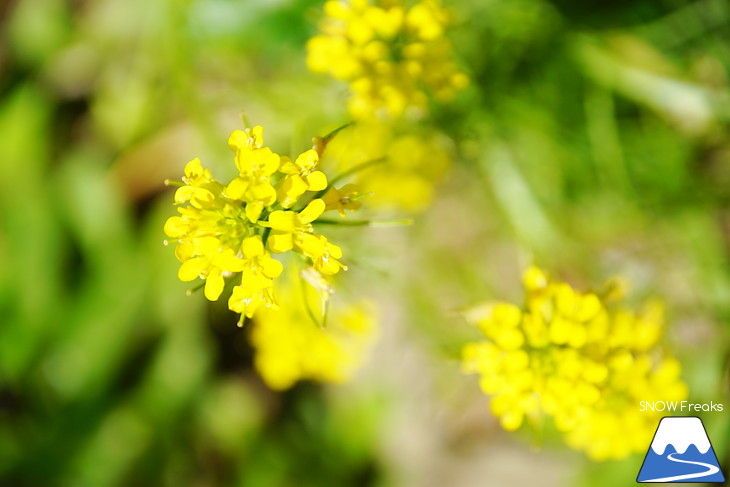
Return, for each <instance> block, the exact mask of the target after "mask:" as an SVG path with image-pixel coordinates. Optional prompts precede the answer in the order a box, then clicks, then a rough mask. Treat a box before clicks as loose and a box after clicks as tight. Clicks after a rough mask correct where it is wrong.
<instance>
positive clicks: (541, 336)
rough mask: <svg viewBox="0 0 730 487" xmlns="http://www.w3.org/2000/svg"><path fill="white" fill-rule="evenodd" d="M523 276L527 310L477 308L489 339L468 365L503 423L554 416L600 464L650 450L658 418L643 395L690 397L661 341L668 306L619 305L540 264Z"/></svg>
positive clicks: (471, 316) (469, 352)
mask: <svg viewBox="0 0 730 487" xmlns="http://www.w3.org/2000/svg"><path fill="white" fill-rule="evenodd" d="M523 282H524V285H525V290H526V296H525V298H526V299H525V306H524V307H523V308H520V307H518V306H515V305H512V304H509V303H494V304H485V305H482V306H480V307H478V308H475V309H473V310H471V311H470V312H469V313H468V314H467V319H468V320H469V321H472V322H474V323H476V324H477V325H478V327H479V329H480V330H481V332H482V334H483V335H484V340H482V341H478V342H472V343H468V344H467V345H466V346H465V347H464V348H463V351H462V355H463V362H462V366H463V369H464V371H465V372H468V373H476V374H479V375H480V385H481V388H482V390H483V391H484V392H485V393H486V394H489V395H490V396H492V402H491V408H492V412H493V413H494V414H495V415H496V416H497V417H498V418H499V419H500V423H501V424H502V426H503V427H504V428H505V429H508V430H514V429H517V428H519V427H520V426H521V425H522V424H523V423H524V422H525V421H526V420H527V421H532V422H539V421H540V420H541V418H543V417H545V416H547V417H551V418H552V419H553V421H554V423H555V426H556V427H557V429H558V430H559V431H561V432H562V433H563V435H564V437H565V440H566V442H567V443H568V444H569V445H570V446H571V447H573V448H576V449H579V450H584V451H586V453H587V454H588V455H589V456H590V457H591V458H593V459H597V460H604V459H609V458H613V459H619V458H623V457H625V456H627V455H629V454H630V453H633V452H637V451H639V450H641V449H645V448H646V445H645V442H646V438H647V437H648V436H650V435H651V431H653V428H654V427H655V426H656V421H657V419H658V418H657V417H656V415H655V414H652V413H649V412H640V411H639V408H638V407H637V404H639V401H640V400H652V399H656V400H667V401H674V400H682V399H684V398H685V397H686V395H687V387H686V385H685V384H684V383H683V382H682V381H681V379H680V377H679V374H680V366H679V363H678V362H677V360H676V359H674V358H673V357H671V356H670V355H668V354H667V353H665V352H663V351H662V349H661V347H659V345H658V340H659V338H660V336H661V329H662V314H661V311H660V309H659V308H658V307H657V305H656V304H651V305H650V306H648V307H647V308H646V309H645V310H644V311H642V312H640V313H635V312H632V311H630V310H627V309H622V308H613V307H609V306H608V304H607V303H606V302H604V301H602V300H601V299H600V298H599V296H598V295H596V294H593V293H583V292H580V291H577V290H575V289H573V288H572V287H571V286H569V285H568V284H566V283H561V282H554V281H552V280H550V279H549V277H548V276H547V274H545V273H544V272H543V271H541V270H540V269H538V268H535V267H531V268H529V269H528V270H527V271H526V272H525V273H524V277H523ZM627 424H631V425H632V427H631V428H627V427H626V425H627ZM621 425H624V426H621Z"/></svg>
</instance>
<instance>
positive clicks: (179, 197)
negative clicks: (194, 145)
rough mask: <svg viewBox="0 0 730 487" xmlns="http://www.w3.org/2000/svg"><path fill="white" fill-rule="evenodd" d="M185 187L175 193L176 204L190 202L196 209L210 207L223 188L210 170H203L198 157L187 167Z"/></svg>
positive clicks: (184, 177) (184, 179)
mask: <svg viewBox="0 0 730 487" xmlns="http://www.w3.org/2000/svg"><path fill="white" fill-rule="evenodd" d="M183 181H184V182H185V183H186V185H185V186H181V187H180V188H178V189H177V191H175V204H176V205H180V204H183V203H187V202H190V204H191V205H193V206H194V207H195V208H199V209H200V208H205V207H207V206H210V205H211V204H212V203H213V202H214V201H215V199H216V196H217V195H218V194H220V192H221V189H222V188H223V186H222V185H221V184H220V183H219V182H217V181H216V180H214V179H213V178H212V177H211V174H210V170H209V169H203V166H202V164H201V162H200V159H198V158H197V157H196V158H195V159H193V160H192V161H190V162H188V163H187V164H186V165H185V176H183Z"/></svg>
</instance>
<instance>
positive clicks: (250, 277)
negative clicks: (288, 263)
mask: <svg viewBox="0 0 730 487" xmlns="http://www.w3.org/2000/svg"><path fill="white" fill-rule="evenodd" d="M242 250H243V269H242V273H241V284H240V285H238V286H235V287H234V288H233V293H232V294H231V297H230V298H229V299H228V308H230V309H231V310H232V311H235V312H236V313H241V316H242V317H243V316H246V317H248V318H251V317H252V316H253V315H254V313H255V312H256V310H257V309H258V308H259V306H261V305H262V304H263V305H265V306H266V307H272V306H276V300H275V299H274V290H273V286H274V279H275V278H277V277H279V275H280V274H281V271H282V269H283V267H282V265H281V263H280V262H279V261H277V260H274V259H272V258H271V256H270V255H269V254H268V252H266V251H265V250H264V244H263V243H262V241H261V237H260V236H259V235H254V236H253V237H248V238H247V239H246V240H244V241H243V249H242Z"/></svg>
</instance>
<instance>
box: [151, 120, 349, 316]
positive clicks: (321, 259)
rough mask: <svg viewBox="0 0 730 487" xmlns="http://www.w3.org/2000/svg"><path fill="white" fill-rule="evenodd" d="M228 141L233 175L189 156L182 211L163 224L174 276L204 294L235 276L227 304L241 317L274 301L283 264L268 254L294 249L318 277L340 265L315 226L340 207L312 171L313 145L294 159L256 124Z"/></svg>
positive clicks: (336, 251)
mask: <svg viewBox="0 0 730 487" xmlns="http://www.w3.org/2000/svg"><path fill="white" fill-rule="evenodd" d="M228 145H229V147H230V148H231V149H232V150H233V152H234V153H235V156H234V162H235V165H236V168H237V170H238V176H237V177H235V178H234V179H233V180H231V181H230V182H229V183H228V184H222V183H220V182H218V181H216V180H215V179H214V178H213V177H212V175H211V172H210V170H208V169H204V168H203V166H202V165H201V162H200V160H199V159H197V158H196V159H193V160H192V161H190V162H189V163H188V164H187V165H186V166H185V176H184V177H183V182H182V183H181V184H180V187H179V188H178V189H177V191H176V192H175V204H176V205H179V208H178V212H179V213H180V215H179V216H173V217H171V218H169V219H168V220H167V222H166V223H165V228H164V230H165V233H166V234H167V235H168V236H169V237H170V238H171V239H175V241H177V247H176V249H175V255H176V256H177V258H178V259H179V260H180V261H181V262H182V265H181V266H180V270H179V272H178V276H179V278H180V279H181V280H182V281H193V280H195V279H198V278H200V279H203V280H205V296H206V298H208V299H209V300H211V301H216V300H217V299H218V298H219V297H220V295H221V293H222V292H223V288H224V277H232V276H234V275H239V276H240V280H239V282H240V284H238V285H236V286H235V287H234V288H233V292H232V294H231V296H230V298H229V300H228V307H229V308H230V309H231V310H233V311H235V312H237V313H240V314H241V320H240V322H239V323H242V322H243V319H244V317H249V318H250V317H252V316H253V315H254V313H256V311H257V310H258V309H259V308H261V307H262V306H263V307H264V308H270V307H275V306H276V299H275V296H274V288H273V283H274V279H276V278H277V277H278V276H279V275H280V274H281V272H282V264H281V263H280V262H279V261H278V260H276V259H274V258H273V257H272V253H273V254H282V253H285V252H289V251H292V252H295V253H298V254H300V255H301V256H303V257H304V258H305V259H306V261H307V262H309V264H310V265H311V266H312V267H313V272H316V273H321V274H324V275H332V274H337V273H338V272H339V271H340V270H341V269H344V268H345V267H344V266H343V265H342V264H341V263H340V261H339V259H340V258H341V257H342V250H341V249H340V247H338V246H337V245H335V244H333V243H331V242H329V241H328V240H327V238H326V237H325V236H323V235H321V234H318V233H316V232H315V231H314V228H313V223H314V222H315V221H316V220H317V219H318V218H319V217H320V216H321V215H322V213H324V212H325V211H329V210H333V209H336V210H340V211H341V210H342V209H343V208H342V204H339V206H338V202H339V200H338V198H337V195H334V196H333V195H330V194H327V193H326V191H327V190H330V191H333V192H336V191H339V190H338V189H337V188H333V187H332V188H330V187H329V186H328V183H327V176H326V175H325V174H324V173H323V172H321V171H319V170H317V164H318V162H319V156H320V154H319V153H318V152H317V151H316V150H314V149H310V150H307V151H305V152H303V153H302V154H300V155H299V156H298V157H297V158H296V159H295V160H293V161H292V160H291V159H289V158H288V157H283V156H279V155H278V154H276V153H275V152H273V151H272V150H271V149H270V148H268V147H265V146H264V141H263V129H262V128H261V127H260V126H257V127H254V128H253V129H246V130H236V131H234V132H233V133H232V134H231V135H230V137H229V139H228ZM337 194H339V193H337ZM320 195H323V196H324V197H325V198H324V199H323V198H321V197H319V196H320ZM328 202H329V204H328ZM348 209H355V208H353V207H351V206H349V207H348Z"/></svg>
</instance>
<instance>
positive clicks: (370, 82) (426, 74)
mask: <svg viewBox="0 0 730 487" xmlns="http://www.w3.org/2000/svg"><path fill="white" fill-rule="evenodd" d="M324 13H325V18H324V20H323V22H322V25H321V29H320V31H321V32H320V34H319V35H317V36H315V37H313V38H312V39H310V40H309V42H308V43H307V49H308V52H309V54H308V57H307V66H308V67H309V69H310V70H311V71H313V72H315V73H329V74H330V75H331V76H332V77H333V78H335V79H338V80H341V81H346V82H347V83H349V85H350V91H351V93H352V96H351V98H350V100H349V102H348V109H349V112H350V114H351V116H352V117H353V118H355V119H372V118H391V119H397V118H400V117H402V116H403V115H404V113H405V112H406V110H409V109H414V110H416V111H420V112H424V111H425V110H426V106H427V101H428V96H427V93H428V94H432V95H433V96H435V97H436V98H438V99H441V100H448V99H449V98H451V97H452V96H453V95H454V94H455V93H456V92H457V91H458V90H460V89H462V88H463V87H464V86H465V85H466V84H467V83H468V78H467V77H466V75H465V74H463V73H462V72H461V71H459V69H458V68H457V67H456V65H455V63H454V62H453V61H452V60H451V45H450V43H449V42H448V40H447V39H446V38H445V37H444V29H445V27H446V25H447V24H448V15H447V14H446V11H445V10H444V9H443V8H442V7H441V6H440V5H439V4H438V2H437V1H436V0H422V1H420V2H419V3H416V4H415V5H413V6H411V7H406V6H404V5H403V4H402V2H401V1H388V2H385V1H379V2H375V4H371V3H369V2H367V1H362V0H351V1H344V2H341V1H338V0H329V1H328V2H326V3H325V6H324Z"/></svg>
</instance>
